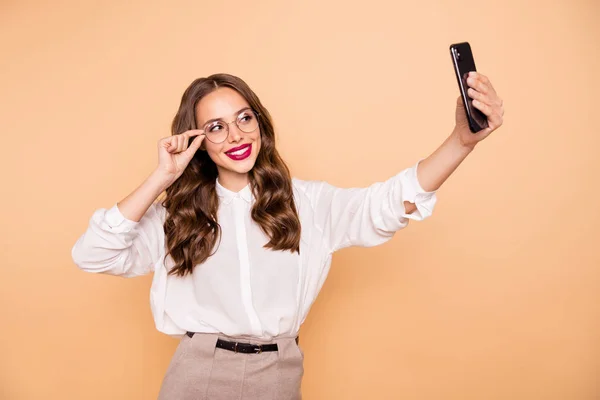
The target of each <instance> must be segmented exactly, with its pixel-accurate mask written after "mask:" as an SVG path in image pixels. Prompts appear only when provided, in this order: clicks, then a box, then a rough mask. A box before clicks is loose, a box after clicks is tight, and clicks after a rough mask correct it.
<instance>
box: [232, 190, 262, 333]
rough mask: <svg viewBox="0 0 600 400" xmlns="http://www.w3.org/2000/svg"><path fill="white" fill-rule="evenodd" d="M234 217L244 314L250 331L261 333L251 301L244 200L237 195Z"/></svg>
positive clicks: (234, 202)
mask: <svg viewBox="0 0 600 400" xmlns="http://www.w3.org/2000/svg"><path fill="white" fill-rule="evenodd" d="M232 206H233V213H234V218H235V230H236V239H237V248H238V256H239V261H240V285H241V288H240V289H241V292H242V302H243V303H244V309H245V310H246V315H248V318H249V320H250V325H251V327H252V331H253V332H254V334H256V335H262V327H261V324H260V319H259V318H258V314H257V313H256V310H255V309H254V304H253V302H252V286H251V280H250V256H249V252H248V240H247V236H246V222H245V219H246V214H247V213H246V207H247V204H246V202H245V201H244V200H243V199H242V198H241V197H240V196H239V194H238V195H236V196H235V197H234V199H233V201H232Z"/></svg>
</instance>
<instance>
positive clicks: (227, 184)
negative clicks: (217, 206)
mask: <svg viewBox="0 0 600 400" xmlns="http://www.w3.org/2000/svg"><path fill="white" fill-rule="evenodd" d="M249 182H250V179H249V178H248V174H247V173H245V174H238V173H237V172H233V171H219V183H220V184H221V186H223V187H224V188H225V189H227V190H231V191H232V192H239V191H240V190H242V189H243V188H245V187H246V186H247V185H248V183H249Z"/></svg>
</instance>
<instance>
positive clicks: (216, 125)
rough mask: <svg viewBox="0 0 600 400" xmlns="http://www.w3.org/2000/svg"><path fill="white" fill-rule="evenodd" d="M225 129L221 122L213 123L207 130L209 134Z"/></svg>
mask: <svg viewBox="0 0 600 400" xmlns="http://www.w3.org/2000/svg"><path fill="white" fill-rule="evenodd" d="M222 129H223V124H222V123H221V122H213V123H212V124H210V125H208V128H207V129H205V130H206V131H208V132H218V131H220V130H222Z"/></svg>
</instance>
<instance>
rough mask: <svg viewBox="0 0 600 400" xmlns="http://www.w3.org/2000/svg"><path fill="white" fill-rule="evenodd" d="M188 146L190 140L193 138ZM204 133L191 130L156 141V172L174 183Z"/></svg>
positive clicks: (197, 147) (198, 130) (200, 141)
mask: <svg viewBox="0 0 600 400" xmlns="http://www.w3.org/2000/svg"><path fill="white" fill-rule="evenodd" d="M194 136H195V138H194V140H193V141H192V143H191V144H190V145H189V146H188V143H189V140H190V138H192V137H194ZM204 138H205V136H204V131H203V130H200V129H192V130H189V131H185V132H183V133H180V134H178V135H173V136H169V137H165V138H162V139H160V140H159V141H158V168H157V169H158V172H159V173H160V174H161V175H163V176H164V177H165V179H166V180H168V181H169V184H171V183H173V182H175V181H176V180H177V178H179V177H180V176H181V174H183V171H184V170H185V168H186V167H187V166H188V164H189V163H190V161H191V160H192V158H193V157H194V154H196V151H197V150H198V149H199V148H200V145H201V144H202V141H203V140H204Z"/></svg>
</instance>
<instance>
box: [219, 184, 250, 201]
mask: <svg viewBox="0 0 600 400" xmlns="http://www.w3.org/2000/svg"><path fill="white" fill-rule="evenodd" d="M216 188H217V196H219V197H220V198H221V199H222V200H223V203H224V204H229V203H231V202H232V201H233V199H235V198H241V199H243V200H244V201H246V202H247V203H251V202H252V189H251V188H250V184H247V185H246V186H245V187H244V188H243V189H242V190H240V191H239V192H232V191H231V190H229V189H226V188H225V187H223V185H221V184H220V183H219V178H217V184H216Z"/></svg>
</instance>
